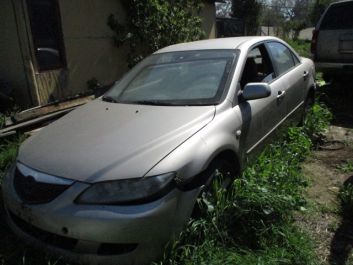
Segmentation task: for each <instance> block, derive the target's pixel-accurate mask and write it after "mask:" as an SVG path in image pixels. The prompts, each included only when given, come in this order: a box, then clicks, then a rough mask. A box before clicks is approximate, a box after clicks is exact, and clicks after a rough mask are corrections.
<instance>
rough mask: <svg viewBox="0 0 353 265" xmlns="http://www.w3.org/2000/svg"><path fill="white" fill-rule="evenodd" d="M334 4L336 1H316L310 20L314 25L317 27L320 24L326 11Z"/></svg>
mask: <svg viewBox="0 0 353 265" xmlns="http://www.w3.org/2000/svg"><path fill="white" fill-rule="evenodd" d="M333 2H335V0H315V2H314V3H313V5H312V7H311V12H310V20H311V23H312V24H313V25H316V24H317V23H318V22H319V19H320V17H321V15H322V14H323V13H324V11H325V9H326V8H327V7H328V5H329V4H331V3H333Z"/></svg>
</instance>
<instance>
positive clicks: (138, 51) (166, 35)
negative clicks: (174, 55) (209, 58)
mask: <svg viewBox="0 0 353 265" xmlns="http://www.w3.org/2000/svg"><path fill="white" fill-rule="evenodd" d="M122 4H123V6H124V8H125V10H126V12H127V15H126V17H127V21H126V22H125V23H124V24H122V23H120V22H119V21H118V19H117V18H116V16H114V15H113V14H112V15H110V16H109V18H108V25H109V26H110V28H111V29H112V30H113V31H114V32H115V34H116V36H115V42H116V44H117V46H121V45H123V44H128V45H129V48H130V50H129V54H128V58H127V61H128V64H129V67H132V66H134V65H135V64H136V63H138V62H139V61H141V60H142V59H143V58H144V57H146V56H147V55H149V54H151V53H153V52H155V51H156V50H158V49H160V48H162V47H165V46H168V45H172V44H176V43H180V42H189V41H195V40H199V39H201V38H202V37H203V36H204V32H203V31H202V29H201V26H202V19H201V17H199V14H200V12H201V9H202V0H144V1H141V0H122Z"/></svg>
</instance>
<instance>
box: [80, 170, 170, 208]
mask: <svg viewBox="0 0 353 265" xmlns="http://www.w3.org/2000/svg"><path fill="white" fill-rule="evenodd" d="M174 176H175V174H174V173H167V174H164V175H159V176H153V177H146V178H139V179H124V180H114V181H107V182H99V183H96V184H93V185H92V186H90V187H89V188H87V189H86V190H84V191H83V192H82V193H81V194H80V195H79V197H78V198H77V199H76V200H75V202H76V203H78V204H105V205H127V204H138V203H146V202H150V201H153V200H156V199H158V198H160V197H162V196H163V195H165V194H167V193H168V192H169V191H170V190H172V189H173V187H174V181H173V179H174Z"/></svg>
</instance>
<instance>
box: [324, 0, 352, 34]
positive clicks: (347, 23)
mask: <svg viewBox="0 0 353 265" xmlns="http://www.w3.org/2000/svg"><path fill="white" fill-rule="evenodd" d="M350 28H353V2H348V3H340V4H335V5H332V6H330V7H329V9H328V10H327V12H326V14H325V16H324V18H323V20H322V22H321V25H320V30H326V29H350Z"/></svg>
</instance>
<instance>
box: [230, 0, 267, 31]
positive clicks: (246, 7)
mask: <svg viewBox="0 0 353 265" xmlns="http://www.w3.org/2000/svg"><path fill="white" fill-rule="evenodd" d="M232 11H233V16H234V17H237V18H241V19H243V20H244V23H245V30H246V34H247V35H256V34H257V29H258V27H259V20H260V11H261V4H260V3H259V2H258V1H256V0H233V5H232Z"/></svg>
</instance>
